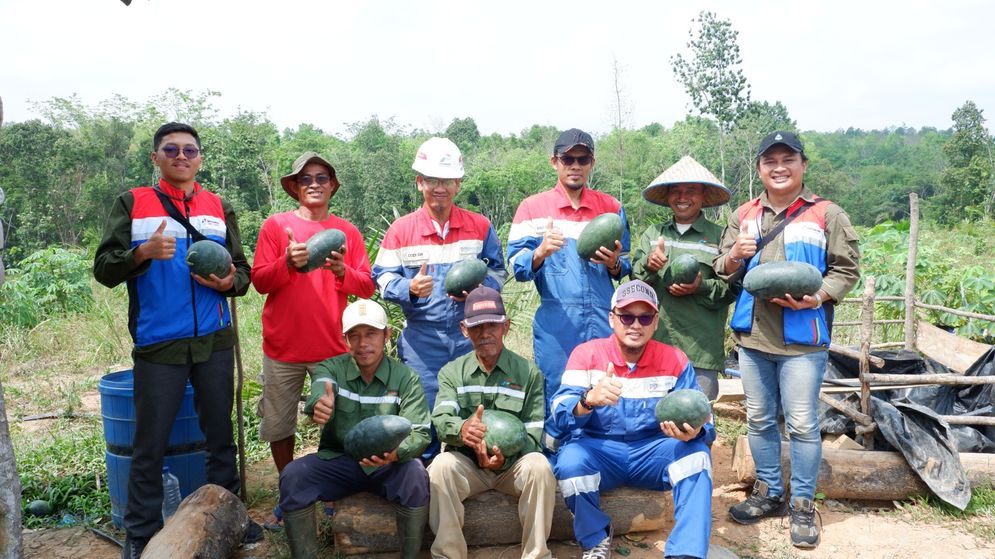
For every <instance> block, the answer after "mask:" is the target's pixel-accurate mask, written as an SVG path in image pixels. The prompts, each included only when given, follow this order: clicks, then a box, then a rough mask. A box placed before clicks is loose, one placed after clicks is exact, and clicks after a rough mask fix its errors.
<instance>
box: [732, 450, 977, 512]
mask: <svg viewBox="0 0 995 559" xmlns="http://www.w3.org/2000/svg"><path fill="white" fill-rule="evenodd" d="M789 456H790V450H789V446H788V443H786V442H785V443H782V444H781V468H782V472H783V475H784V479H785V480H788V479H789V478H790V477H791V468H790V466H791V464H790V462H789ZM960 461H961V464H962V465H963V466H964V471H965V472H967V478H968V480H970V482H971V487H977V486H979V485H984V484H991V483H995V454H979V453H969V452H962V453H960ZM732 468H733V471H735V472H736V478H737V479H739V481H741V482H743V483H750V484H752V483H753V481H754V480H755V479H756V466H755V464H754V462H753V455H752V454H751V453H750V444H749V441H748V440H747V438H746V436H745V435H740V437H739V439H737V440H736V446H735V447H734V448H733V451H732ZM816 491H818V492H820V493H822V494H823V495H825V496H826V497H827V498H830V499H871V500H882V501H893V500H900V499H907V498H909V497H912V496H915V495H928V494H929V489H928V488H927V487H926V484H925V483H923V482H922V480H921V479H919V476H918V475H916V473H915V471H914V470H913V469H912V468H910V467H909V465H908V463H907V462H906V461H905V458H904V457H902V455H901V454H899V453H898V452H882V451H872V450H842V449H833V448H827V447H826V445H823V447H822V463H821V464H820V465H819V479H818V481H817V482H816Z"/></svg>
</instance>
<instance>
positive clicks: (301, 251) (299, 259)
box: [286, 227, 308, 270]
mask: <svg viewBox="0 0 995 559" xmlns="http://www.w3.org/2000/svg"><path fill="white" fill-rule="evenodd" d="M286 231H287V265H288V266H290V267H292V268H297V269H298V270H299V269H301V268H303V267H304V266H306V265H307V258H308V254H307V245H305V244H304V243H298V242H297V241H296V240H295V239H294V231H293V229H291V228H290V227H287V229H286Z"/></svg>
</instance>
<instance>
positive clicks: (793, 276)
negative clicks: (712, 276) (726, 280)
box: [743, 260, 822, 299]
mask: <svg viewBox="0 0 995 559" xmlns="http://www.w3.org/2000/svg"><path fill="white" fill-rule="evenodd" d="M821 287H822V272H820V271H819V269H818V268H816V267H815V266H813V265H811V264H806V263H805V262H791V261H787V260H782V261H780V262H768V263H766V264H761V265H759V266H757V267H756V268H754V269H752V270H750V271H749V272H747V273H746V276H744V277H743V289H745V290H746V291H748V292H749V293H750V294H751V295H753V296H754V297H758V298H760V299H772V298H774V297H784V294H785V293H790V294H791V296H792V297H794V298H795V299H801V298H802V297H804V296H805V295H812V294H813V293H815V292H816V291H818V290H819V288H821Z"/></svg>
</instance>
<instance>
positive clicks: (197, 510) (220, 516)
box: [142, 484, 249, 559]
mask: <svg viewBox="0 0 995 559" xmlns="http://www.w3.org/2000/svg"><path fill="white" fill-rule="evenodd" d="M248 525H249V513H248V511H246V509H245V505H244V504H242V501H240V500H239V498H238V497H237V496H236V495H235V494H234V493H232V492H231V491H228V490H227V489H225V488H223V487H221V486H219V485H211V484H208V485H205V486H203V487H201V488H200V489H198V490H196V491H194V492H193V493H191V494H190V495H188V496H187V498H186V499H183V502H182V503H180V506H179V508H178V509H176V514H174V515H173V516H171V517H170V518H169V520H167V521H166V526H165V527H163V529H162V530H160V531H159V533H158V534H156V535H155V537H153V538H152V540H151V541H149V545H148V546H147V547H146V548H145V553H143V554H142V557H143V558H144V559H185V558H189V559H193V558H195V557H197V558H199V557H219V558H220V557H230V556H231V554H232V553H233V552H234V551H235V550H236V549H238V546H239V545H241V544H242V538H243V537H244V536H245V529H246V527H248Z"/></svg>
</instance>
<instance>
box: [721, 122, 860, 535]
mask: <svg viewBox="0 0 995 559" xmlns="http://www.w3.org/2000/svg"><path fill="white" fill-rule="evenodd" d="M807 169H808V158H807V157H806V156H805V149H804V147H803V146H802V143H801V140H799V139H798V136H796V135H795V134H793V133H791V132H784V131H779V132H772V133H771V134H769V135H768V136H767V137H766V138H764V139H763V141H762V142H761V143H760V149H759V151H758V152H757V172H758V173H759V174H760V180H761V181H762V182H763V184H764V192H763V193H762V194H761V195H760V196H759V197H758V198H755V199H753V200H750V201H749V202H747V203H745V204H743V205H742V206H740V207H739V209H738V210H736V211H735V212H734V213H732V214H731V215H730V216H729V222H728V225H727V226H726V228H725V231H724V232H723V236H722V242H721V244H720V246H719V255H718V256H716V258H715V261H714V263H713V266H714V268H715V272H716V274H718V275H719V277H721V278H723V279H725V280H727V281H735V280H737V279H738V278H740V277H742V273H743V272H744V271H748V270H752V269H753V268H756V267H757V266H759V265H760V264H764V263H767V262H775V261H783V260H788V261H794V262H805V263H808V264H811V265H813V266H815V267H816V268H818V269H819V271H820V272H822V275H823V281H822V286H821V288H820V289H819V290H818V291H817V292H816V293H813V294H811V295H805V296H804V297H802V298H801V299H796V298H793V297H792V296H791V295H790V294H785V295H784V297H775V298H773V299H770V300H758V299H756V298H755V297H754V296H753V295H751V294H750V293H748V292H746V291H745V290H742V291H741V292H740V293H739V295H738V297H737V299H736V308H735V310H734V311H733V316H732V320H731V322H730V326H731V328H732V331H733V338H734V340H735V341H736V343H737V345H738V346H739V367H740V370H741V371H742V374H743V390H744V392H745V394H746V418H747V423H748V435H749V441H750V450H751V452H752V454H753V459H754V461H755V462H756V465H757V481H756V484H755V485H754V487H753V493H752V494H751V495H750V497H749V498H747V500H746V501H744V502H742V503H739V504H737V505H735V506H733V507H732V508H731V509H730V510H729V514H730V515H731V516H732V518H733V519H734V520H736V521H737V522H740V523H743V524H752V523H754V522H757V521H759V520H760V519H762V518H764V517H771V516H784V514H785V513H786V512H788V510H787V507H786V505H787V504H788V501H787V500H786V499H785V495H784V483H783V481H782V479H781V437H780V431H779V429H778V416H779V415H781V414H782V413H783V415H784V418H785V423H786V424H787V431H788V436H789V440H790V446H791V499H790V516H791V522H790V524H791V528H790V535H791V543H792V544H793V545H795V546H797V547H801V548H812V547H815V546H816V545H818V542H819V529H818V527H817V526H816V525H815V518H814V516H815V512H814V508H813V504H812V502H813V499H814V498H815V482H816V478H817V477H818V473H819V463H820V461H821V459H822V440H821V436H820V432H819V422H818V419H817V416H816V412H817V409H818V405H817V404H818V398H819V387H820V385H821V384H822V377H823V375H824V374H825V368H826V356H827V353H826V349H827V348H828V347H829V343H830V327H831V326H832V316H831V313H832V310H831V309H832V304H833V303H834V302H836V301H839V300H841V299H843V297H845V296H846V294H847V293H848V292H849V291H850V290H851V289H852V288H853V286H854V285H855V284H856V283H857V280H858V279H860V268H859V262H860V250H859V247H858V238H857V233H856V231H854V229H853V226H852V225H851V224H850V218H849V217H848V216H847V215H846V212H844V211H843V209H842V208H840V207H839V206H837V205H836V204H834V203H832V202H830V201H829V200H826V199H824V198H820V197H818V196H816V195H814V194H813V193H812V192H810V191H809V190H808V189H807V188H805V184H804V178H805V172H806V171H807ZM785 222H786V225H783V228H782V229H780V230H778V229H777V228H778V227H779V226H781V225H782V224H785ZM778 231H779V232H778ZM758 245H759V246H760V247H761V248H760V250H758Z"/></svg>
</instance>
